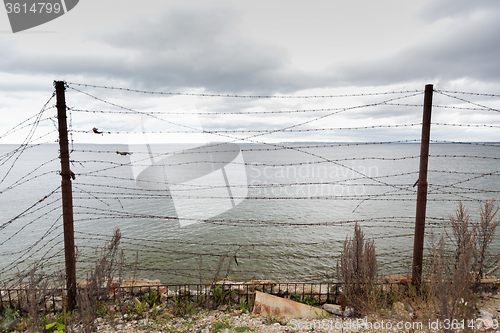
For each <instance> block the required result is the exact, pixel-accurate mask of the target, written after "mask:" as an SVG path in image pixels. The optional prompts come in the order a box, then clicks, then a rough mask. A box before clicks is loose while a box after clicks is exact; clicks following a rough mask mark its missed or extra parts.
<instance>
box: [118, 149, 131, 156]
mask: <svg viewBox="0 0 500 333" xmlns="http://www.w3.org/2000/svg"><path fill="white" fill-rule="evenodd" d="M116 153H117V154H120V155H122V156H125V155H132V153H129V152H128V151H119V150H117V151H116Z"/></svg>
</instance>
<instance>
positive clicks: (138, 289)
mask: <svg viewBox="0 0 500 333" xmlns="http://www.w3.org/2000/svg"><path fill="white" fill-rule="evenodd" d="M160 284H161V282H160V280H159V279H156V280H148V279H144V278H126V279H124V280H123V282H122V284H121V287H122V288H125V290H126V291H130V292H131V293H132V294H133V295H137V294H143V293H146V292H149V291H150V290H151V289H157V288H158V287H159V286H160Z"/></svg>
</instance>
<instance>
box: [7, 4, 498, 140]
mask: <svg viewBox="0 0 500 333" xmlns="http://www.w3.org/2000/svg"><path fill="white" fill-rule="evenodd" d="M498 17H500V1H497V0H484V1H470V0H431V1H424V0H380V1H371V0H353V1H325V0H322V1H318V0H308V1H294V2H290V1H261V0H253V1H229V0H225V1H206V0H205V1H201V0H200V1H195V0H182V1H176V0H169V1H158V0H143V1H124V0H120V1H118V0H106V1H97V0H85V1H83V0H82V1H80V3H79V4H78V5H77V6H76V7H75V8H74V9H73V10H71V11H70V12H68V13H67V14H65V15H63V16H62V17H60V18H58V19H55V20H53V21H51V22H48V23H46V24H44V25H41V26H38V27H35V28H33V29H30V30H27V31H25V32H20V33H16V34H13V33H12V32H11V30H10V25H9V21H8V18H7V13H6V11H5V9H2V10H0V112H1V114H2V115H3V117H2V121H0V135H2V134H3V133H5V132H6V131H7V130H8V129H9V128H11V127H13V126H15V125H16V124H18V123H19V122H21V121H22V120H24V119H25V118H27V117H29V116H32V115H34V114H35V113H36V112H38V111H39V110H40V108H41V107H42V105H43V104H44V103H45V102H46V101H47V99H48V98H49V97H50V95H51V93H52V82H53V81H54V80H65V81H68V82H78V83H88V84H95V85H110V86H119V87H129V88H135V89H144V90H154V91H169V92H195V93H213V94H251V95H259V94H264V95H274V94H282V95H332V94H334V95H336V94H358V93H372V92H386V91H399V90H407V89H408V90H415V89H423V88H424V85H425V84H427V83H433V84H434V87H435V88H436V89H441V90H458V91H469V92H481V93H492V94H500V61H499V59H500V43H498V35H499V33H500V21H499V20H498ZM77 88H78V87H77ZM79 89H80V88H79ZM81 89H82V90H85V91H86V92H89V93H91V94H95V95H96V96H99V97H100V98H103V99H106V100H109V101H112V102H114V103H118V104H120V105H123V106H126V107H128V108H132V109H134V110H139V111H171V110H176V109H178V108H182V110H183V111H185V112H191V111H194V112H209V113H210V112H248V111H251V112H257V111H271V110H301V109H324V108H338V107H352V106H357V105H363V104H366V103H378V102H381V101H383V100H385V99H389V98H392V97H396V96H400V95H396V96H393V95H388V96H385V95H383V96H372V97H363V98H362V97H352V98H341V99H340V98H336V99H332V98H330V99H265V100H263V99H235V98H232V99H228V98H206V97H204V98H200V97H193V96H177V97H162V98H152V97H151V96H147V95H142V94H125V93H121V92H117V91H109V90H102V89H91V88H83V87H82V88H81ZM459 97H461V98H465V99H468V100H473V101H475V102H476V103H479V104H481V105H487V106H488V107H492V108H500V98H491V97H485V96H483V97H481V96H470V95H459ZM67 99H68V105H69V106H71V107H74V108H78V109H91V110H102V109H105V110H111V109H113V110H117V109H116V108H113V107H111V106H110V105H106V104H103V103H101V102H99V101H97V100H94V99H91V98H88V97H86V96H85V95H82V94H79V93H77V92H75V91H71V90H70V91H68V97H67ZM422 100H423V97H422V95H419V96H416V97H414V98H407V99H402V100H401V101H395V102H397V103H412V104H413V103H417V104H419V103H422ZM435 104H441V105H455V106H456V105H460V106H468V107H473V105H466V104H463V103H460V101H458V100H454V99H451V98H447V97H446V96H443V95H436V96H435ZM53 114H54V112H53V110H49V111H48V114H47V116H50V115H53ZM327 114H328V112H322V113H307V112H303V113H291V114H284V115H283V114H262V115H255V114H251V115H232V114H231V115H224V116H220V115H218V116H210V117H206V116H201V117H200V123H201V126H202V127H203V128H204V129H224V130H233V129H243V130H252V129H259V130H264V129H279V128H282V127H286V126H292V125H294V124H297V123H302V122H307V121H310V122H309V123H307V124H304V125H302V126H301V127H297V128H298V129H312V128H316V129H317V128H329V127H352V126H369V125H395V124H410V123H415V122H419V121H420V118H421V107H404V106H399V107H397V106H374V107H371V108H364V109H359V110H357V109H354V110H350V111H346V112H342V113H340V114H338V115H331V116H327V117H324V118H321V119H318V120H316V121H313V119H314V118H319V117H322V116H325V115H327ZM72 117H73V119H72V120H73V128H74V129H75V130H76V131H86V130H89V129H91V128H92V127H94V126H97V125H96V124H98V125H99V126H97V127H99V128H100V129H103V130H105V131H111V132H114V131H133V130H134V129H135V128H136V127H137V124H138V121H139V120H140V119H138V118H137V117H136V118H134V117H130V116H125V115H122V114H110V115H105V116H103V115H100V114H97V115H96V114H89V113H82V112H73V115H72ZM433 117H434V118H433V120H434V121H436V122H447V123H461V124H490V125H500V115H499V114H498V112H494V111H491V110H490V111H470V110H469V111H467V110H457V109H439V108H436V111H435V113H434V115H433ZM181 118H182V117H177V118H175V119H176V121H177V120H178V121H179V122H181V121H182V119H181ZM154 126H155V127H154V129H156V130H160V131H161V130H165V127H162V126H164V125H160V124H159V123H157V124H155V125H154ZM40 127H41V130H42V131H43V130H44V129H45V130H51V129H54V126H53V124H52V122H51V121H46V122H43V123H42V124H41V125H40ZM167 127H168V126H167ZM152 129H153V127H152ZM325 133H326V135H327V137H325ZM351 133H352V132H351ZM21 134H22V133H21V131H20V132H18V133H16V134H12V135H9V136H6V137H1V138H0V143H10V142H18V141H19V140H21V139H22V135H21ZM23 135H24V134H23ZM232 135H233V134H232ZM234 135H236V134H234ZM237 135H240V134H237ZM244 135H249V134H248V133H246V134H241V136H244ZM415 138H417V139H418V138H419V128H418V127H407V128H405V129H401V130H397V131H396V130H392V129H383V130H374V131H363V132H356V134H355V137H354V136H353V135H352V134H350V133H349V134H348V133H347V132H346V131H334V132H331V131H329V132H328V131H318V132H310V133H301V134H298V133H292V134H290V133H288V134H285V133H283V134H274V135H267V136H262V137H258V138H257V139H258V140H262V141H292V140H296V141H325V140H349V141H354V140H356V141H359V140H360V141H363V140H368V141H379V140H398V139H402V140H405V139H415ZM433 138H434V139H436V140H461V141H467V140H474V141H476V140H478V141H500V136H498V129H491V128H484V127H483V128H464V129H460V128H447V127H444V128H441V127H439V126H437V127H436V131H435V132H433ZM44 140H47V139H46V138H45V139H44ZM102 140H106V142H122V139H120V137H119V136H116V135H109V136H106V138H96V137H95V136H90V135H89V134H87V133H80V132H76V133H75V142H103V141H102Z"/></svg>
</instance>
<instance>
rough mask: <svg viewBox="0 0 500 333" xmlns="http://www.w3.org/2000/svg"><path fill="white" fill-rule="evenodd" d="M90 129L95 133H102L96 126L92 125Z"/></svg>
mask: <svg viewBox="0 0 500 333" xmlns="http://www.w3.org/2000/svg"><path fill="white" fill-rule="evenodd" d="M92 131H94V133H95V134H102V132H101V131H99V130H98V129H97V127H94V128H93V129H92Z"/></svg>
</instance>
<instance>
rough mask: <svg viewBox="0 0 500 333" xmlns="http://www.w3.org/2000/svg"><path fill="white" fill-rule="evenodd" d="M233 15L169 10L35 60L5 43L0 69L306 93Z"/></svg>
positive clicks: (281, 57) (148, 84)
mask: <svg viewBox="0 0 500 333" xmlns="http://www.w3.org/2000/svg"><path fill="white" fill-rule="evenodd" d="M237 17H238V15H237V14H236V13H234V12H232V11H231V10H229V9H225V8H221V7H215V6H214V7H201V8H195V9H192V8H188V7H173V8H172V9H170V10H169V11H167V12H164V13H163V14H160V15H157V16H148V17H141V18H135V19H131V20H130V21H129V22H128V23H127V25H126V26H122V27H119V28H117V29H116V30H114V31H109V32H104V33H102V29H100V31H99V32H94V33H90V35H88V36H87V37H86V38H84V44H81V45H78V46H77V47H76V49H72V48H71V47H67V48H66V49H65V50H64V52H63V53H58V52H53V51H52V50H51V51H50V52H43V51H39V52H37V53H36V55H35V54H33V53H31V52H28V53H26V52H22V51H21V50H19V49H17V48H16V47H14V46H13V45H9V47H6V48H4V50H5V51H4V52H1V51H0V54H1V56H2V57H1V59H0V71H4V72H10V73H24V74H26V73H30V74H31V75H47V74H49V75H53V76H63V75H64V76H65V77H69V76H76V75H78V76H86V78H87V79H93V80H95V81H100V82H102V81H103V80H105V79H107V78H113V79H114V80H123V81H125V83H128V85H129V86H135V87H141V88H145V89H152V88H155V89H166V90H179V89H183V88H204V89H206V90H207V91H211V92H245V91H246V92H252V93H259V92H260V93H268V94H272V93H274V92H277V91H280V92H284V93H286V92H290V91H295V90H298V89H303V88H307V87H308V82H310V81H311V80H310V78H309V77H308V76H307V75H305V74H301V73H300V71H299V70H297V69H294V68H291V65H290V63H289V61H288V55H287V53H286V52H285V51H284V50H280V49H278V48H276V47H274V46H272V45H262V44H259V43H258V42H254V41H252V40H249V39H247V38H245V37H243V35H242V34H241V33H240V32H239V31H238V22H237ZM82 49H84V52H82ZM6 50H9V51H8V52H7V51H6Z"/></svg>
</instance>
